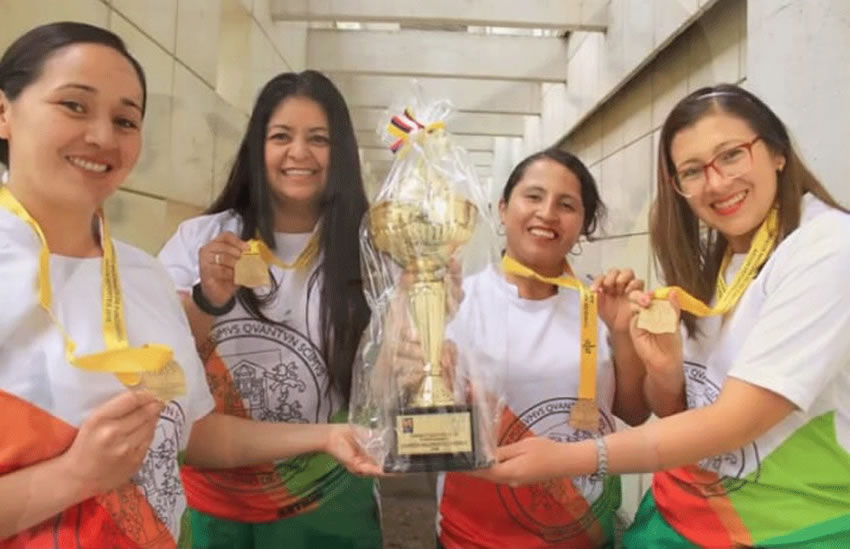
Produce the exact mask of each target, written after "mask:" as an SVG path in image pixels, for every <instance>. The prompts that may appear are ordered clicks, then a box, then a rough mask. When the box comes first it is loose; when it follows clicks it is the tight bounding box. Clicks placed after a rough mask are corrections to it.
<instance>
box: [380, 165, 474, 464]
mask: <svg viewBox="0 0 850 549" xmlns="http://www.w3.org/2000/svg"><path fill="white" fill-rule="evenodd" d="M420 173H422V172H420ZM432 175H434V174H432ZM414 179H418V178H416V177H415V176H414ZM428 179H430V181H429V183H430V184H432V185H433V186H434V187H436V188H432V191H436V192H431V193H427V194H425V195H422V200H408V199H388V200H383V201H381V202H379V203H377V204H376V205H375V206H373V207H372V208H371V209H370V210H369V221H368V230H369V234H370V237H371V239H372V241H373V243H374V246H375V248H376V249H377V250H379V251H381V252H384V253H386V254H388V255H389V256H390V257H392V258H393V260H394V261H395V262H396V263H398V264H399V265H400V266H401V267H402V268H404V270H405V271H407V272H409V273H411V274H412V275H413V283H412V285H411V287H410V288H409V289H408V294H409V296H408V299H409V305H410V311H411V316H412V320H413V324H414V326H415V328H416V331H417V332H418V334H419V340H420V343H421V346H422V353H423V356H424V358H425V367H424V373H425V376H424V378H423V380H422V382H421V383H420V385H419V387H418V389H417V390H416V391H415V392H414V393H412V394H413V396H412V397H411V398H410V399H409V401H407V402H404V403H402V404H401V406H400V407H399V408H398V409H397V410H394V411H393V423H394V425H393V441H392V443H391V447H390V450H389V455H388V457H387V459H386V461H385V462H384V470H385V471H387V472H420V471H450V470H463V469H474V468H476V467H480V466H482V465H484V464H485V463H484V462H483V461H482V459H481V458H479V457H477V456H476V451H475V447H476V432H477V422H476V419H475V414H474V412H473V407H472V406H470V405H467V404H461V403H458V402H456V401H455V399H454V396H453V391H452V388H451V387H449V386H448V384H447V382H446V379H445V378H444V377H443V376H442V372H441V368H440V355H441V351H442V347H443V340H444V329H445V322H446V283H445V282H444V280H443V279H444V276H445V274H446V272H447V270H448V263H449V259H450V258H451V257H452V255H453V254H454V253H455V251H456V250H457V249H458V248H459V247H460V246H462V245H463V244H464V243H466V241H468V240H469V239H470V238H471V237H472V234H473V231H474V230H475V224H476V220H477V217H478V209H477V208H476V207H475V205H474V204H473V203H472V202H470V201H468V200H465V199H463V198H461V197H460V196H459V195H457V194H455V193H453V192H452V191H451V190H450V189H449V188H448V186H447V185H445V184H444V183H443V182H442V181H440V178H439V177H437V176H435V175H434V177H430V178H428ZM415 183H420V184H425V182H424V181H421V180H420V181H414V184H415Z"/></svg>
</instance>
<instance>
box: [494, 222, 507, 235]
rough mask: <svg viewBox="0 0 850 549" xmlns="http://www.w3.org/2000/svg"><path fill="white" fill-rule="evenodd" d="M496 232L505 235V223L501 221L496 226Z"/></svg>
mask: <svg viewBox="0 0 850 549" xmlns="http://www.w3.org/2000/svg"><path fill="white" fill-rule="evenodd" d="M496 234H497V235H499V236H505V224H504V223H499V226H498V227H497V228H496Z"/></svg>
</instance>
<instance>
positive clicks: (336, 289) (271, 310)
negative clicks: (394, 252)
mask: <svg viewBox="0 0 850 549" xmlns="http://www.w3.org/2000/svg"><path fill="white" fill-rule="evenodd" d="M366 207H367V202H366V196H365V193H364V190H363V183H362V180H361V175H360V163H359V159H358V151H357V143H356V140H355V137H354V130H353V127H352V123H351V118H350V116H349V113H348V108H347V107H346V105H345V101H344V100H343V98H342V96H341V95H340V93H339V91H338V90H337V89H336V88H335V87H334V85H333V84H332V83H331V82H330V80H328V79H327V78H326V77H325V76H323V75H322V74H320V73H318V72H315V71H305V72H302V73H298V74H295V73H286V74H281V75H279V76H276V77H275V78H273V79H272V80H271V81H269V82H268V83H267V84H266V85H265V87H264V88H263V89H262V91H261V92H260V94H259V96H258V98H257V101H256V104H255V106H254V109H253V112H252V114H251V118H250V120H249V122H248V128H247V130H246V132H245V136H244V138H243V140H242V144H241V146H240V147H239V151H238V153H237V156H236V159H235V161H234V163H233V167H232V170H231V172H230V176H229V178H228V181H227V185H226V186H225V188H224V190H223V191H222V193H221V195H220V196H219V197H218V198H217V199H216V200H215V202H214V203H213V205H212V206H211V207H210V209H209V210H208V211H207V213H206V215H203V216H201V217H198V218H195V219H191V220H188V221H186V222H184V223H183V224H182V225H181V226H180V228H179V229H178V231H177V234H176V235H175V236H174V237H173V238H172V239H171V240H170V241H169V242H168V243H167V244H166V245H165V247H164V248H163V250H162V252H161V253H160V259H161V260H162V261H163V262H164V263H165V265H166V267H167V268H168V270H169V271H170V272H171V274H172V277H173V278H174V280H175V282H176V284H177V287H178V291H182V292H184V305H185V308H186V312H187V314H188V317H189V321H190V324H191V326H192V330H193V332H194V335H195V339H196V342H197V344H198V349H199V351H200V353H201V355H202V358H203V360H204V362H205V365H206V373H207V378H208V380H209V383H210V387H211V389H212V392H213V396H214V397H215V399H216V409H217V410H219V411H221V412H223V413H226V414H231V415H236V416H242V417H253V418H255V419H258V420H262V421H267V422H288V423H319V424H321V423H333V422H344V421H345V420H346V410H347V402H348V397H349V390H350V384H351V371H352V363H353V361H354V360H355V353H356V349H357V345H358V343H359V340H360V336H361V334H362V332H363V330H364V327H365V326H366V324H367V322H368V319H369V310H368V307H367V306H366V302H365V300H364V297H363V293H362V290H361V280H360V254H359V245H358V241H357V234H358V228H359V224H360V220H361V217H362V216H363V213H364V212H365V211H366ZM250 240H255V243H256V242H261V243H262V245H263V246H265V247H267V248H268V249H269V250H270V251H271V255H273V256H274V259H273V260H272V262H273V265H269V267H268V268H269V269H270V270H269V274H270V276H269V285H267V286H263V287H258V288H249V287H244V286H241V285H239V284H238V283H237V279H236V276H237V275H236V272H237V271H238V270H239V267H237V262H238V261H240V258H242V256H243V253H244V252H246V251H248V250H249V244H248V241H250ZM222 443H223V444H227V442H226V441H222ZM183 479H184V482H185V484H186V487H187V493H188V497H189V504H190V506H191V507H192V508H193V513H192V521H193V532H195V539H194V543H195V546H196V547H222V548H224V547H227V548H232V547H249V546H250V547H272V546H274V547H279V546H286V547H305V548H306V547H319V546H327V547H331V546H333V547H364V548H365V547H378V546H380V544H381V541H380V540H381V534H380V524H379V516H378V506H377V501H376V493H375V485H374V481H372V480H370V479H362V478H356V477H354V476H352V475H350V474H349V473H348V472H346V471H345V470H344V468H342V467H340V465H339V464H338V463H337V462H336V461H334V460H333V459H332V458H330V457H329V456H328V455H326V454H321V453H319V454H305V455H301V456H297V457H295V458H292V459H288V460H285V461H278V462H269V463H267V464H264V465H262V466H257V467H253V468H250V469H238V470H232V471H224V472H210V471H204V470H200V469H195V468H191V467H187V468H185V470H184V474H183ZM251 539H253V540H254V542H253V543H254V545H251V543H250V540H251Z"/></svg>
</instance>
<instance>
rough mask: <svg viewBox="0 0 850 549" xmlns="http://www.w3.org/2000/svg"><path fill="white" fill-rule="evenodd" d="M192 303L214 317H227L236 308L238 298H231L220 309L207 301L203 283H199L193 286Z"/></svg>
mask: <svg viewBox="0 0 850 549" xmlns="http://www.w3.org/2000/svg"><path fill="white" fill-rule="evenodd" d="M192 301H194V302H195V305H197V306H198V309H200V310H202V311H203V312H205V313H207V314H208V315H212V316H221V315H226V314H227V313H229V312H230V311H232V310H233V307H235V306H236V296H233V297H231V298H230V301H228V302H227V303H225V304H224V305H222V306H220V307H216V306H215V305H213V304H212V303H210V302H209V300H207V296H205V295H204V291H203V290H202V289H201V283H200V282H198V283H197V284H195V285H194V286H192Z"/></svg>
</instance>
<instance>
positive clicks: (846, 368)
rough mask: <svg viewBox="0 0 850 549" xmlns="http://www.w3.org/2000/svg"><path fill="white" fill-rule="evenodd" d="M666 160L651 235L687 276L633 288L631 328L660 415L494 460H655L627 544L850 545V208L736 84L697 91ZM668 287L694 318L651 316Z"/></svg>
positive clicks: (673, 131)
mask: <svg viewBox="0 0 850 549" xmlns="http://www.w3.org/2000/svg"><path fill="white" fill-rule="evenodd" d="M658 165H659V181H658V199H657V201H656V204H655V206H654V209H653V213H652V222H651V229H650V231H651V238H652V243H653V248H654V252H655V255H656V258H657V260H658V263H659V264H660V265H661V268H662V270H663V274H664V278H665V280H666V282H667V284H669V285H670V286H671V287H672V286H676V287H678V288H677V289H674V290H672V291H670V290H669V288H668V289H661V290H656V292H654V293H645V292H633V294H632V296H631V299H632V301H633V303H634V309H635V312H636V313H637V314H636V315H635V318H634V320H633V322H632V328H631V334H632V338H633V341H634V345H635V349H636V350H637V352H638V354H639V355H640V356H641V358H642V359H643V361H644V363H645V364H646V368H647V376H646V379H645V385H644V391H645V395H646V398H647V401H648V402H649V404H650V405H651V406H652V408H653V410H654V411H655V413H656V414H657V415H658V416H660V417H661V418H662V419H661V420H659V421H656V422H651V423H649V424H647V425H644V426H642V427H639V428H636V429H633V430H630V431H624V432H619V433H615V434H611V435H608V436H606V437H605V439H604V442H605V444H604V445H601V446H600V447H598V448H597V447H594V445H593V444H592V443H591V442H587V441H585V442H579V443H575V444H556V443H553V442H551V441H549V440H547V439H543V438H539V439H529V440H525V441H521V442H519V443H517V444H515V445H513V446H510V447H505V448H501V449H500V457H501V458H502V460H504V461H503V462H502V463H500V464H499V465H497V466H496V467H494V468H493V470H492V471H490V472H489V473H488V475H489V476H491V477H494V478H497V479H500V480H502V481H505V482H513V483H524V482H532V481H538V480H540V479H544V478H552V477H557V476H562V475H582V474H588V473H592V472H594V471H596V472H599V471H600V470H604V471H607V472H610V473H638V472H650V471H659V472H657V473H656V474H655V476H654V480H653V485H652V491H651V493H649V494H647V496H646V497H645V499H644V501H643V503H642V505H641V507H640V509H639V511H638V513H637V517H636V518H635V522H634V524H633V526H632V527H631V529H630V531H629V532H628V533H627V534H626V537H625V540H624V542H625V546H626V547H629V548H644V547H665V548H689V547H712V548H727V547H742V546H746V547H750V546H759V547H766V546H769V547H789V548H790V547H795V548H797V547H807V548H808V547H823V548H826V547H830V548H831V547H850V401H849V400H848V398H847V396H848V395H850V337H848V335H847V334H848V333H850V314H848V312H847V311H848V309H850V289H848V285H847V282H846V277H847V273H850V239H848V238H847V235H850V215H848V212H847V210H846V209H844V208H842V207H841V206H840V205H838V204H837V203H836V201H835V200H834V199H833V198H832V197H831V196H830V194H829V192H827V190H826V189H825V188H824V187H823V186H822V185H821V184H820V182H819V181H818V180H817V178H816V177H815V176H814V175H813V174H812V173H811V172H810V171H809V170H808V169H807V168H806V166H805V165H804V163H803V161H802V160H801V159H800V157H799V155H798V154H797V152H796V151H795V149H794V147H793V145H792V143H791V138H790V136H789V135H788V132H787V130H786V129H785V126H784V124H783V123H782V122H781V121H780V120H779V118H778V117H777V116H776V115H775V114H774V113H773V111H771V110H770V108H769V107H767V106H766V105H765V104H764V103H763V102H762V101H761V100H759V99H758V98H757V97H755V96H754V95H753V94H751V93H750V92H748V91H746V90H744V89H742V88H739V87H737V86H732V85H719V86H714V87H709V88H703V89H700V90H698V91H696V92H694V93H692V94H691V95H689V96H688V97H686V98H685V99H683V100H682V101H681V102H680V103H679V104H678V105H677V106H676V107H675V108H674V109H673V111H672V112H671V113H670V115H669V116H668V117H667V120H666V122H665V123H664V126H663V128H662V130H661V144H660V150H659V162H658ZM663 296H666V298H664V299H666V303H668V304H669V306H670V308H671V309H672V311H671V314H672V316H673V319H674V320H675V321H676V322H675V323H674V326H680V329H677V328H673V329H672V330H671V332H672V333H653V332H650V331H647V330H645V329H642V328H639V327H638V324H640V320H641V314H644V315H646V314H648V313H642V312H643V311H647V310H652V309H653V308H656V307H658V306H659V304H660V306H661V307H663V306H664V304H665V302H664V300H659V298H662V297H663ZM656 331H661V330H656Z"/></svg>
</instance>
